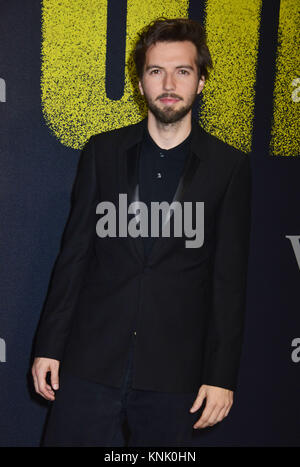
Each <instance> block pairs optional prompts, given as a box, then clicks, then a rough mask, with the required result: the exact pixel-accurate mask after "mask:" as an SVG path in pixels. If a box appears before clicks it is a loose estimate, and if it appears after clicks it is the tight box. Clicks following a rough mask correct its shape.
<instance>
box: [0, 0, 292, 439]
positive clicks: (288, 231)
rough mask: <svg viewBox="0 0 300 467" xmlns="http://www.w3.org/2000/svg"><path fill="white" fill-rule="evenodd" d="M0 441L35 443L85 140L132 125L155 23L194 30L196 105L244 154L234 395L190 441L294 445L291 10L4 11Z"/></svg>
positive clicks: (197, 3) (84, 7) (208, 6)
mask: <svg viewBox="0 0 300 467" xmlns="http://www.w3.org/2000/svg"><path fill="white" fill-rule="evenodd" d="M0 8H1V15H0V25H1V26H0V30H1V51H0V115H1V125H0V178H1V182H0V192H1V234H0V235H1V242H0V250H1V268H0V287H1V295H0V297H1V299H0V300H1V302H0V375H1V376H0V377H1V384H0V407H1V409H0V410H1V417H0V445H1V446H39V443H40V439H41V435H42V431H43V427H44V423H45V419H46V414H47V408H48V407H49V404H51V402H47V401H45V400H43V399H42V398H41V397H40V396H38V395H36V394H35V392H34V388H33V384H32V378H31V364H32V343H33V338H34V334H35V331H36V327H37V324H38V320H39V317H40V313H41V310H42V307H43V303H44V300H45V297H46V293H47V288H48V285H49V279H50V275H51V271H52V268H53V266H54V262H55V259H56V256H57V254H58V251H59V246H60V241H61V236H62V233H63V229H64V226H65V223H66V220H67V217H68V213H69V209H70V194H71V190H72V185H73V182H74V177H75V174H76V169H77V163H78V159H79V155H80V150H81V149H82V147H83V145H84V143H85V142H86V141H87V139H88V138H89V136H90V135H92V134H95V133H101V132H104V131H107V130H111V129H115V128H120V127H122V126H126V125H129V124H132V123H137V122H138V121H140V120H141V119H142V118H144V117H145V116H146V113H147V109H146V107H145V104H144V102H143V101H142V100H141V97H140V96H139V92H138V89H137V77H136V75H135V68H134V64H133V59H132V49H133V46H134V43H135V41H136V38H137V33H138V31H139V30H140V29H141V28H142V27H143V26H145V25H146V24H148V23H149V22H151V21H152V20H153V19H155V18H157V17H159V16H165V17H168V18H175V17H182V18H191V19H195V20H198V21H200V22H201V23H202V24H203V25H204V27H205V29H206V32H207V38H208V47H209V49H210V52H211V55H212V59H213V64H214V68H213V70H212V71H211V73H210V79H209V80H208V81H207V83H206V85H205V88H204V91H203V92H202V94H201V96H200V97H199V98H198V99H197V102H196V103H195V105H194V107H193V116H194V117H195V118H196V119H197V120H198V121H199V124H200V125H201V126H202V127H203V128H204V129H205V130H206V131H208V132H209V133H211V134H213V135H215V136H216V137H217V138H219V139H221V140H223V141H225V142H227V143H228V144H230V145H232V146H233V147H235V148H237V149H239V150H240V151H242V152H244V153H245V154H247V155H248V157H250V158H251V166H252V172H253V199H252V234H251V248H250V258H249V276H248V277H249V279H248V290H247V310H246V328H245V341H244V346H243V354H242V359H241V369H240V374H239V386H238V390H237V391H236V393H235V397H234V405H233V407H232V409H231V412H230V414H229V416H228V417H227V418H226V419H224V420H223V421H222V422H221V423H219V424H217V425H216V426H215V427H214V429H212V430H203V436H202V439H201V442H200V443H199V446H201V445H206V446H300V399H299V383H300V295H299V289H300V210H299V206H300V159H299V155H300V154H299V153H300V141H299V139H300V130H299V121H300V120H299V116H300V115H299V109H300V103H299V101H300V59H299V57H300V53H299V39H300V37H299V36H300V33H299V30H300V2H299V0H281V1H280V0H273V1H267V0H248V1H247V2H245V1H242V0H207V1H202V0H190V1H188V0H164V1H162V0H149V1H148V2H143V1H141V0H127V1H126V0H64V1H58V0H44V1H37V0H26V1H24V0H10V1H9V2H8V1H3V0H2V1H0Z"/></svg>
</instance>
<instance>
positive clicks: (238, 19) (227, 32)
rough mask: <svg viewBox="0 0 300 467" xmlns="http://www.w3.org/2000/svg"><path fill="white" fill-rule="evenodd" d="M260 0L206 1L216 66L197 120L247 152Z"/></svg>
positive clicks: (208, 29)
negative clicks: (247, 0) (249, 0)
mask: <svg viewBox="0 0 300 467" xmlns="http://www.w3.org/2000/svg"><path fill="white" fill-rule="evenodd" d="M260 13H261V0H252V1H251V2H247V4H246V2H241V1H240V0H209V1H208V2H207V4H206V31H207V41H208V42H207V43H208V47H209V50H210V52H211V55H212V59H213V65H214V69H213V70H212V71H211V79H210V80H208V81H207V83H206V85H205V87H204V90H203V106H202V109H201V114H200V116H199V117H200V118H199V121H200V123H201V125H202V126H203V127H204V128H205V129H206V131H208V132H209V133H210V134H213V135H215V136H217V137H218V138H219V139H221V140H223V141H225V142H226V143H228V144H230V145H231V146H234V147H235V148H237V149H239V150H241V151H243V152H246V153H247V152H249V151H251V141H252V127H253V118H254V100H255V81H256V63H257V54H258V42H259V25H260Z"/></svg>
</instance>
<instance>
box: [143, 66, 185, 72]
mask: <svg viewBox="0 0 300 467" xmlns="http://www.w3.org/2000/svg"><path fill="white" fill-rule="evenodd" d="M151 68H160V69H164V67H163V66H159V65H147V66H146V71H148V70H151ZM175 68H188V69H189V70H194V68H193V67H192V66H191V65H178V66H176V67H175Z"/></svg>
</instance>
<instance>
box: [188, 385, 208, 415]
mask: <svg viewBox="0 0 300 467" xmlns="http://www.w3.org/2000/svg"><path fill="white" fill-rule="evenodd" d="M205 397H206V391H205V389H202V390H201V388H200V391H199V393H198V396H197V397H196V399H195V401H194V403H193V405H192V407H191V408H190V412H195V411H196V410H199V409H200V407H201V405H202V403H203V401H204V399H205Z"/></svg>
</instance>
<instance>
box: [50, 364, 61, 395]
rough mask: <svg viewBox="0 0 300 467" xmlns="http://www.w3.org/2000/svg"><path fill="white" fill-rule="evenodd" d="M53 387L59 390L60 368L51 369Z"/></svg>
mask: <svg viewBox="0 0 300 467" xmlns="http://www.w3.org/2000/svg"><path fill="white" fill-rule="evenodd" d="M51 386H52V387H53V389H55V390H57V389H58V388H59V377H58V368H51Z"/></svg>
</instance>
